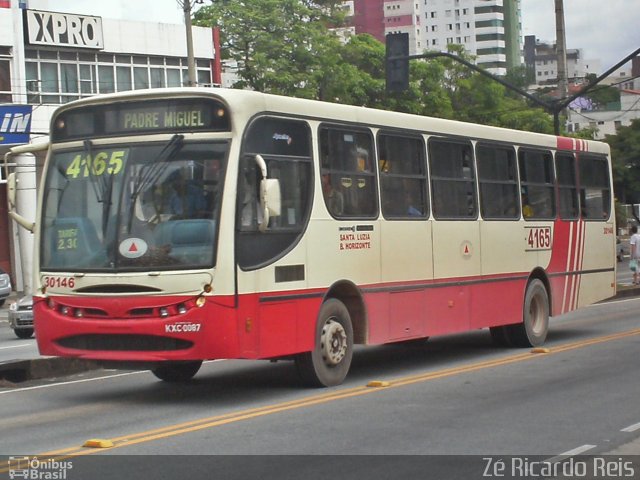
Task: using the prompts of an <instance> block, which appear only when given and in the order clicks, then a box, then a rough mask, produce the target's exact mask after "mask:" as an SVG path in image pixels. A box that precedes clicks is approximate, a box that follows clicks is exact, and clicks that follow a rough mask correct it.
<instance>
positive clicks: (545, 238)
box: [527, 227, 551, 250]
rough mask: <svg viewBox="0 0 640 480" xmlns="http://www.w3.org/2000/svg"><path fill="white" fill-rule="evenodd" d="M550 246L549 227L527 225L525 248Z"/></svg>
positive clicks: (540, 248) (532, 248)
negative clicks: (527, 233) (527, 232)
mask: <svg viewBox="0 0 640 480" xmlns="http://www.w3.org/2000/svg"><path fill="white" fill-rule="evenodd" d="M548 248H551V227H529V235H528V238H527V250H543V249H548Z"/></svg>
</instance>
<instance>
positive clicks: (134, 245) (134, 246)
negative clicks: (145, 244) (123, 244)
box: [129, 243, 138, 252]
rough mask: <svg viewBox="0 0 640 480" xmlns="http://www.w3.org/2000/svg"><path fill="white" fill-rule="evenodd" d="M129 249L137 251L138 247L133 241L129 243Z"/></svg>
mask: <svg viewBox="0 0 640 480" xmlns="http://www.w3.org/2000/svg"><path fill="white" fill-rule="evenodd" d="M129 251H130V252H137V251H138V247H136V244H135V243H131V246H130V247H129Z"/></svg>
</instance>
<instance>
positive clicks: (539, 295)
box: [506, 278, 549, 348]
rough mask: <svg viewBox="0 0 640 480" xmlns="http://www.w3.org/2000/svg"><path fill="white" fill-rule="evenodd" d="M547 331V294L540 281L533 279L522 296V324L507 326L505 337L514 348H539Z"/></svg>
mask: <svg viewBox="0 0 640 480" xmlns="http://www.w3.org/2000/svg"><path fill="white" fill-rule="evenodd" d="M548 331H549V294H548V293H547V289H546V287H545V286H544V283H542V281H541V280H539V279H537V278H534V279H533V280H531V281H530V282H529V284H528V285H527V290H526V292H525V295H524V306H523V312H522V323H518V324H516V325H509V326H508V327H507V332H506V333H507V337H508V339H509V342H510V343H511V344H512V345H513V346H514V347H523V348H526V347H539V346H540V345H542V344H543V343H544V341H545V339H546V338H547V332H548Z"/></svg>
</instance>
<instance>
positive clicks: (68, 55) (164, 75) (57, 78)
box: [0, 49, 211, 104]
mask: <svg viewBox="0 0 640 480" xmlns="http://www.w3.org/2000/svg"><path fill="white" fill-rule="evenodd" d="M25 57H26V59H27V61H26V62H25V67H26V80H27V92H28V99H29V100H28V101H29V102H30V103H36V104H38V103H53V104H57V103H65V102H68V101H71V100H75V99H77V98H82V97H86V96H91V95H94V94H96V93H112V92H122V91H127V90H133V89H142V88H162V87H165V86H170V87H179V86H182V85H185V84H186V79H187V76H188V75H187V71H188V65H187V59H186V58H176V57H161V56H143V55H135V56H132V55H122V54H117V55H114V54H109V53H98V54H95V53H88V52H80V53H76V52H70V51H55V50H46V49H27V50H26V51H25ZM0 62H2V55H0ZM1 66H2V63H0V69H1ZM1 75H2V73H1V70H0V76H1ZM196 75H197V77H196V78H197V82H198V84H200V85H210V84H211V69H210V61H209V60H208V59H201V58H200V59H196ZM0 95H2V90H1V88H0Z"/></svg>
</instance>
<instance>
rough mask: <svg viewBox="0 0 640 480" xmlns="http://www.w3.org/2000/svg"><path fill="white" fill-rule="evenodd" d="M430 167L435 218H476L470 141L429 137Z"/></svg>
mask: <svg viewBox="0 0 640 480" xmlns="http://www.w3.org/2000/svg"><path fill="white" fill-rule="evenodd" d="M429 167H430V171H431V191H432V194H433V215H434V217H435V218H437V219H444V220H446V219H465V218H466V219H472V218H476V217H477V211H478V209H477V205H476V187H475V171H474V167H473V153H472V148H471V144H469V143H467V142H457V141H454V140H445V139H439V138H432V139H430V140H429Z"/></svg>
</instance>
